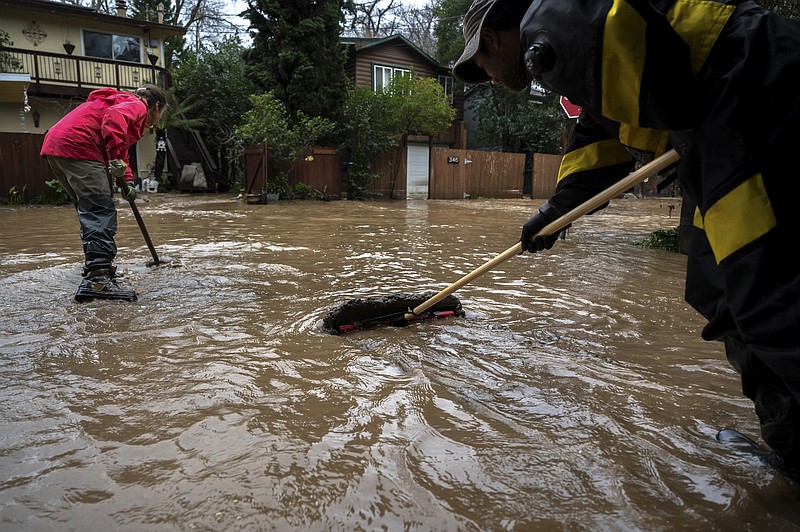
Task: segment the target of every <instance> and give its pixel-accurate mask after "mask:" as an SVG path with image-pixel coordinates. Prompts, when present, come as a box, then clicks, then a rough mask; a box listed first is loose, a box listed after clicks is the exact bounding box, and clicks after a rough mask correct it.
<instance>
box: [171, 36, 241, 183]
mask: <svg viewBox="0 0 800 532" xmlns="http://www.w3.org/2000/svg"><path fill="white" fill-rule="evenodd" d="M244 53H245V48H244V47H243V46H242V44H241V42H240V41H239V39H238V38H235V37H231V38H227V39H224V40H222V41H220V42H217V43H214V44H212V45H211V46H210V47H209V48H208V49H204V50H201V51H199V52H195V51H192V50H187V51H186V52H185V53H184V55H183V58H182V60H181V61H180V63H178V65H177V66H176V68H175V70H174V72H173V81H174V82H175V86H176V96H177V99H178V100H179V101H183V100H191V101H194V102H195V105H194V107H193V108H192V110H191V111H190V113H189V115H190V116H194V117H203V119H204V123H203V125H202V126H200V128H199V129H200V132H201V133H202V135H203V139H204V140H205V141H206V144H207V146H208V149H209V151H210V152H211V153H212V154H213V155H214V158H215V159H216V162H217V165H218V167H219V169H220V174H221V175H222V178H223V179H224V181H225V184H226V185H228V186H229V187H236V188H238V186H239V184H240V183H241V182H242V181H243V179H244V170H243V160H242V147H243V146H242V139H241V138H240V137H239V136H238V135H236V134H235V128H236V127H237V126H239V125H240V124H241V122H242V118H243V116H244V114H245V113H246V112H247V111H248V110H249V109H250V95H252V94H254V93H256V88H255V84H254V83H253V82H252V80H251V79H250V77H249V75H248V73H247V65H246V63H245V61H244Z"/></svg>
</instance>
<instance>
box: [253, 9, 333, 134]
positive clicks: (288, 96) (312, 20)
mask: <svg viewBox="0 0 800 532" xmlns="http://www.w3.org/2000/svg"><path fill="white" fill-rule="evenodd" d="M343 7H344V1H343V0H252V1H251V2H250V4H249V7H248V9H247V10H246V11H245V12H244V15H245V17H246V18H247V19H248V20H249V21H250V24H251V27H252V28H253V29H254V30H255V33H254V38H253V47H252V49H251V51H250V53H248V55H247V59H248V60H249V61H250V64H251V70H250V72H251V74H252V76H253V79H255V80H256V83H257V84H258V85H259V87H260V88H261V89H263V90H264V91H268V92H272V93H273V94H274V95H275V97H276V98H277V99H279V100H280V101H282V102H284V103H285V105H286V108H287V110H288V112H289V116H290V120H291V121H294V120H296V119H297V117H298V116H299V113H300V112H302V113H304V114H305V115H306V116H321V117H325V118H328V119H329V120H333V121H336V120H337V118H338V113H339V112H340V111H341V109H342V106H343V104H344V101H345V98H346V96H347V87H348V80H347V76H346V74H345V71H344V62H345V50H344V48H343V47H342V46H340V44H339V34H340V32H341V28H342V23H343V14H342V9H343Z"/></svg>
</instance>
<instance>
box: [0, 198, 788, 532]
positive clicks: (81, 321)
mask: <svg viewBox="0 0 800 532" xmlns="http://www.w3.org/2000/svg"><path fill="white" fill-rule="evenodd" d="M142 196H144V198H142V199H140V200H137V205H139V209H140V211H141V213H142V216H143V218H144V220H145V222H146V224H147V228H148V229H149V232H150V235H151V237H152V239H153V242H154V244H155V247H156V249H157V250H158V252H159V253H160V254H161V255H164V256H168V257H170V258H173V259H179V260H180V261H181V262H182V263H183V266H182V267H179V268H170V267H158V268H147V267H146V266H145V264H146V262H147V261H148V259H150V254H149V252H148V250H147V247H146V246H145V244H144V241H143V239H142V236H141V234H140V232H139V230H138V228H137V226H136V223H135V220H134V218H133V215H132V214H131V211H130V208H128V207H127V205H124V204H120V205H119V211H120V221H119V234H118V237H117V243H118V245H119V255H118V257H117V258H118V264H119V267H120V270H125V271H126V278H127V282H128V284H130V285H132V286H133V287H135V289H136V290H137V292H138V295H139V301H138V302H136V303H124V302H108V301H95V302H90V303H84V304H78V303H75V302H74V301H73V300H72V296H73V294H74V292H75V289H76V287H77V285H78V281H79V279H80V268H81V260H82V255H81V245H80V241H79V239H78V235H77V231H78V227H77V221H76V217H75V214H74V211H73V209H72V207H71V206H67V207H33V208H24V207H20V208H11V207H8V206H6V207H0V221H1V222H2V233H0V310H1V311H2V312H1V315H0V430H2V433H0V529H2V530H3V531H9V530H26V531H27V530H37V531H38V530H58V531H63V530H76V531H89V530H92V531H95V530H97V531H100V530H131V531H139V530H143V531H145V530H146V531H151V530H158V531H161V530H165V531H171V530H219V531H234V530H248V531H249V530H279V531H283V530H302V531H339V530H341V531H350V530H389V531H395V530H424V531H455V530H457V531H473V530H474V531H478V530H522V531H528V530H614V531H617V530H647V531H652V530H688V529H703V530H733V529H736V530H793V529H795V528H796V527H797V526H798V523H800V502H798V495H797V492H796V491H795V490H794V489H793V488H792V487H791V486H788V485H787V484H786V482H785V481H784V480H783V479H782V478H781V477H780V476H777V475H776V474H774V473H773V472H772V471H771V470H769V469H767V468H766V467H765V466H763V465H762V464H761V463H760V462H759V461H758V460H757V459H756V458H754V457H752V456H749V455H746V454H742V453H741V452H739V451H736V450H733V449H731V448H729V447H726V446H725V445H722V444H720V443H718V442H716V440H715V437H714V436H715V434H716V432H717V431H718V430H719V429H721V428H725V427H735V428H738V429H739V430H741V431H743V432H745V433H746V434H749V435H751V436H753V437H755V438H758V437H759V432H758V426H757V422H756V418H755V414H754V413H753V411H752V407H751V405H750V403H749V402H748V400H746V399H745V398H744V397H742V395H741V393H740V386H739V381H738V378H737V376H736V374H735V373H734V372H733V370H732V369H731V368H730V367H729V366H728V364H727V362H726V361H725V358H724V354H723V352H722V348H721V346H720V345H719V344H717V343H705V342H703V341H702V340H700V339H699V331H700V329H701V328H702V325H703V323H702V321H701V318H700V317H699V316H698V315H697V314H696V313H695V312H694V311H693V310H691V309H690V308H689V307H688V306H687V305H686V303H685V302H684V301H683V298H682V295H683V275H684V270H685V264H686V260H685V257H684V256H682V255H679V254H674V253H668V252H664V251H657V250H649V249H643V248H641V247H637V246H635V245H633V243H635V242H639V241H641V240H643V239H644V238H646V237H647V236H648V235H649V234H650V232H652V231H655V230H657V229H669V228H673V227H675V226H676V225H677V224H678V212H679V208H680V205H679V204H678V202H677V200H669V199H667V200H665V199H649V200H634V199H620V200H616V201H614V202H613V203H612V205H611V206H610V207H609V208H608V209H606V210H605V211H603V212H602V213H600V214H596V215H593V216H588V217H584V218H583V219H581V220H579V221H578V222H577V223H575V224H574V227H573V229H572V230H571V232H570V235H569V237H568V238H567V240H565V241H560V242H558V243H557V244H556V246H555V247H554V248H553V249H552V250H551V251H550V252H547V253H539V254H536V255H525V256H518V257H514V258H512V259H511V260H509V261H507V262H505V263H503V264H502V265H501V266H499V267H497V268H496V269H494V270H493V271H491V272H489V273H487V274H486V275H485V276H483V277H481V278H480V279H478V280H477V281H475V282H473V283H472V284H470V285H468V286H466V287H464V288H462V289H461V290H459V291H458V292H457V293H456V295H457V296H458V297H459V299H460V300H461V302H462V304H463V306H464V310H465V311H466V316H465V317H463V318H452V319H446V320H437V321H432V322H424V323H416V324H412V325H410V326H408V327H383V328H377V329H370V330H366V331H360V332H356V333H352V334H345V335H341V336H336V335H330V334H327V333H325V332H324V331H323V330H322V328H321V322H322V320H323V318H324V316H325V314H326V313H327V312H328V310H329V309H331V308H332V307H334V306H335V305H337V304H340V303H342V302H344V301H347V300H350V299H353V298H356V297H372V296H377V297H380V296H384V295H389V294H393V293H402V292H405V293H409V292H411V293H413V292H420V291H427V290H441V289H442V288H444V287H446V286H448V285H449V284H451V283H453V282H455V281H456V280H457V279H458V278H460V277H461V276H463V275H464V274H466V273H468V272H469V271H471V270H473V269H474V268H476V267H478V266H480V265H481V264H483V263H484V262H486V261H487V260H489V259H491V258H492V257H494V256H495V255H497V254H499V253H501V252H502V251H504V250H505V249H506V248H508V247H509V246H511V245H513V244H514V242H516V240H517V239H518V237H519V228H520V226H521V224H522V223H523V222H524V221H525V220H526V219H527V218H528V216H529V215H530V214H531V213H533V212H534V210H535V207H536V206H538V202H537V201H531V200H529V199H528V200H503V201H500V200H466V201H430V202H425V201H417V202H409V203H406V202H374V203H372V202H370V203H356V202H345V201H337V202H283V201H281V202H277V203H275V204H270V205H245V204H242V203H239V202H237V201H235V200H234V199H233V198H232V197H230V196H226V195H191V196H189V195H171V194H152V195H147V194H142ZM670 206H673V207H674V210H673V209H671V208H670Z"/></svg>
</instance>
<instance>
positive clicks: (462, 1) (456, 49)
mask: <svg viewBox="0 0 800 532" xmlns="http://www.w3.org/2000/svg"><path fill="white" fill-rule="evenodd" d="M470 4H472V0H441V2H439V4H438V5H436V7H434V9H433V14H434V15H435V16H436V18H437V21H436V25H435V26H434V28H433V34H434V35H435V36H436V60H437V61H439V62H440V63H442V64H443V65H452V64H454V63H455V62H456V59H458V58H459V57H460V56H461V52H462V51H463V50H464V30H463V20H464V14H465V13H466V12H467V10H468V9H469V6H470Z"/></svg>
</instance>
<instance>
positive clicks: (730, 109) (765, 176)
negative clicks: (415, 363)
mask: <svg viewBox="0 0 800 532" xmlns="http://www.w3.org/2000/svg"><path fill="white" fill-rule="evenodd" d="M464 37H465V43H466V44H465V49H464V52H463V54H462V56H461V57H460V58H459V60H458V61H457V62H456V64H455V66H454V68H453V73H454V75H455V76H456V77H457V78H459V79H461V80H462V81H465V82H467V83H479V82H483V81H489V80H491V81H493V82H495V83H502V84H504V85H506V86H507V87H509V88H510V89H512V90H524V89H526V88H528V87H529V85H530V82H531V80H537V81H538V82H539V83H540V84H541V85H542V86H543V87H544V88H545V89H547V90H550V91H553V92H555V93H557V94H560V95H563V96H566V97H567V98H569V100H570V101H571V102H573V103H575V104H577V105H580V106H582V108H583V111H582V113H581V116H580V117H579V119H578V121H577V123H576V124H575V127H574V130H573V132H572V134H571V136H570V140H569V142H568V146H567V149H566V153H565V155H564V158H563V160H562V163H561V167H560V169H559V174H558V184H557V187H556V192H555V194H554V195H553V196H552V197H551V198H549V199H548V200H547V201H546V202H545V203H544V204H543V205H542V206H541V207H540V208H539V212H537V213H536V214H535V215H534V216H532V217H531V218H530V220H528V221H527V222H526V223H525V224H524V225H523V227H522V235H521V242H522V247H523V250H525V251H530V252H536V251H541V250H542V249H545V248H547V249H549V248H550V247H552V245H553V243H554V242H555V240H556V236H557V235H551V236H547V237H542V236H539V237H536V238H532V237H534V235H536V234H537V233H538V232H539V231H540V230H541V229H542V228H544V227H545V226H546V225H547V224H548V223H550V222H551V221H553V220H555V219H556V218H557V217H559V216H560V215H561V214H564V213H566V212H568V211H569V210H571V209H572V208H574V207H576V206H578V205H580V204H581V203H583V202H584V201H585V200H587V199H589V198H590V197H592V196H594V195H595V194H596V193H598V192H600V191H601V190H603V189H605V188H607V187H608V186H609V185H611V184H613V183H615V182H616V181H618V180H620V179H622V178H623V177H625V176H626V175H627V174H628V173H629V172H630V171H631V170H633V169H634V165H635V164H636V163H637V162H640V163H647V162H649V161H650V160H652V159H653V158H655V157H657V156H658V155H661V154H662V153H664V152H665V151H667V150H668V149H670V148H673V147H674V148H675V149H676V150H677V151H678V152H679V154H680V156H681V160H680V162H679V163H678V169H677V175H678V179H679V182H680V184H681V186H682V188H683V190H684V192H685V195H686V196H687V199H688V200H689V201H691V202H693V203H694V204H696V206H697V208H696V211H695V214H694V227H693V228H692V231H693V233H692V234H691V236H690V244H689V248H690V249H689V250H688V262H687V275H686V300H687V301H688V302H689V303H690V304H691V305H692V306H693V307H694V308H695V309H696V310H697V311H699V312H700V313H701V314H702V315H703V316H704V317H705V318H707V319H708V324H707V326H706V327H705V328H704V329H703V332H702V337H703V338H704V339H706V340H721V341H723V342H724V345H725V351H726V355H727V357H728V359H729V361H730V362H731V364H732V365H733V366H734V368H735V369H736V370H737V371H738V372H739V373H740V374H741V379H742V388H743V392H744V394H745V395H746V396H747V397H749V398H750V399H752V400H753V401H754V404H755V411H756V414H757V415H758V418H759V421H760V424H761V435H762V437H763V439H764V441H765V442H766V443H767V444H768V445H769V447H770V448H771V451H770V452H769V454H768V456H767V460H768V462H769V463H770V464H772V465H773V466H775V467H776V468H777V469H778V470H779V471H780V472H781V473H782V474H783V475H784V477H786V478H788V479H792V480H795V481H800V262H798V261H797V260H796V259H795V258H794V257H793V252H792V248H793V247H794V243H795V242H797V238H798V235H799V234H800V215H799V213H798V211H797V209H796V207H795V205H794V204H795V202H796V201H797V200H798V198H800V170H799V169H798V168H800V167H799V166H798V164H797V161H796V158H795V153H796V150H798V149H800V91H799V90H798V88H797V80H800V22H797V21H794V20H791V19H787V18H784V17H781V16H779V15H776V14H775V13H773V12H771V11H768V10H766V9H763V8H761V7H759V6H758V5H757V4H755V3H754V2H749V1H731V2H720V1H716V0H662V1H656V0H532V1H531V0H523V1H521V2H519V1H515V0H475V1H474V3H473V4H472V6H471V7H470V9H469V11H468V12H467V14H466V16H465V18H464ZM731 432H733V431H721V432H720V435H719V437H720V439H722V438H723V437H725V436H730V433H731ZM734 434H735V433H734ZM741 438H743V439H746V438H745V437H744V436H741ZM748 441H749V440H748Z"/></svg>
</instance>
